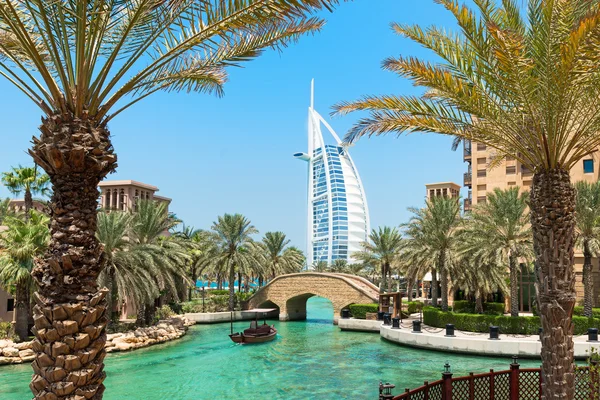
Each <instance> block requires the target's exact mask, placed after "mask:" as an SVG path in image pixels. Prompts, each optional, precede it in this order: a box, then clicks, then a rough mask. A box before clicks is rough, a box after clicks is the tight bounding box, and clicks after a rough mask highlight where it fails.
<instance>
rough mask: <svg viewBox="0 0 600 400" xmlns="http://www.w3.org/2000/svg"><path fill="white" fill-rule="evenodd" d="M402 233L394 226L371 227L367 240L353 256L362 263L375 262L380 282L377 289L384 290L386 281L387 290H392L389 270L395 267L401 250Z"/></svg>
mask: <svg viewBox="0 0 600 400" xmlns="http://www.w3.org/2000/svg"><path fill="white" fill-rule="evenodd" d="M402 245H403V241H402V235H401V234H400V232H399V231H398V229H396V228H392V227H389V226H383V227H379V228H378V229H377V230H375V229H372V230H371V233H370V234H369V241H367V242H363V243H361V247H362V250H361V251H359V252H357V253H355V254H354V255H353V257H354V258H355V259H356V260H359V261H362V262H363V263H364V264H375V265H378V266H379V269H380V271H381V283H380V285H379V290H380V292H381V293H383V292H384V291H385V287H386V282H387V286H388V291H391V290H392V286H391V285H392V283H391V279H388V278H391V276H390V275H391V271H392V268H395V267H396V264H397V261H398V256H399V254H400V251H401V250H402Z"/></svg>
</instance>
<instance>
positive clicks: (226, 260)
mask: <svg viewBox="0 0 600 400" xmlns="http://www.w3.org/2000/svg"><path fill="white" fill-rule="evenodd" d="M212 229H213V231H215V233H216V234H217V245H218V247H219V249H218V252H217V254H216V256H215V257H214V259H213V264H215V265H218V266H222V267H224V268H225V269H226V271H227V273H228V274H229V309H230V310H231V311H233V309H234V307H235V286H234V282H235V275H236V272H237V271H249V270H251V269H252V268H255V267H256V266H257V265H259V264H260V261H261V260H260V259H258V254H259V252H258V251H257V249H256V244H255V242H254V240H253V239H252V237H251V235H253V234H256V233H258V230H257V229H256V228H255V227H254V225H252V223H251V222H250V220H249V219H248V218H246V217H244V216H243V215H241V214H225V215H223V216H220V217H219V218H218V219H217V221H216V222H214V223H213V225H212ZM238 283H239V284H241V282H238Z"/></svg>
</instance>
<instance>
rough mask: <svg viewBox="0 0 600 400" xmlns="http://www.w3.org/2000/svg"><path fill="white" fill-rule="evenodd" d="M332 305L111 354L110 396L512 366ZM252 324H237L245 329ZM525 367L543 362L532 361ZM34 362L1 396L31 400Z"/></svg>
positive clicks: (251, 392) (1, 383)
mask: <svg viewBox="0 0 600 400" xmlns="http://www.w3.org/2000/svg"><path fill="white" fill-rule="evenodd" d="M332 317H333V309H332V307H331V303H330V302H329V301H327V300H325V299H322V298H311V299H310V300H309V302H308V320H307V321H302V322H284V323H279V322H278V321H275V322H274V323H275V325H276V326H277V329H278V330H279V337H278V338H277V339H276V340H275V341H274V342H271V343H265V344H258V345H250V346H249V345H246V346H242V345H235V344H233V343H232V342H231V341H230V340H229V337H228V336H227V335H228V334H229V324H217V325H203V326H194V327H192V328H191V329H190V331H189V332H188V334H187V335H186V336H185V337H184V338H182V339H180V340H178V341H175V342H171V343H165V344H161V345H157V346H153V347H150V348H147V349H141V350H137V351H134V352H130V353H121V354H118V353H116V354H115V353H113V354H109V355H108V357H107V358H106V360H105V362H106V371H107V373H108V378H107V379H106V386H107V390H106V394H105V397H104V398H105V399H107V400H123V399H140V400H167V399H168V400H171V399H177V400H178V399H185V400H188V399H189V400H192V399H226V398H244V399H245V398H263V399H335V398H338V399H339V398H342V399H376V398H377V386H378V382H379V380H380V379H382V380H385V381H389V382H391V383H394V384H396V386H397V389H396V390H395V391H394V393H396V394H399V393H401V392H402V391H403V389H404V388H405V387H416V386H419V385H421V384H422V383H423V380H429V381H433V380H437V379H439V378H440V376H441V375H440V374H441V372H442V369H443V365H444V363H445V362H446V361H448V362H450V364H451V365H452V370H453V372H454V373H455V374H457V375H462V374H467V373H468V372H470V371H487V370H489V369H490V368H494V369H496V370H500V369H508V364H509V363H510V360H508V359H501V358H484V357H473V356H462V355H452V354H445V353H438V352H433V351H424V350H416V349H411V348H407V347H401V346H398V345H396V344H393V343H389V342H386V341H384V340H382V339H380V337H379V335H377V334H371V333H359V332H342V331H340V329H339V328H337V327H336V326H334V325H332ZM247 325H248V323H247V322H239V323H235V324H234V329H236V330H242V329H245V328H246V327H247ZM523 365H528V366H539V362H536V361H528V362H523ZM30 378H31V367H30V366H29V365H18V366H3V367H0V399H2V400H23V399H27V398H31V393H30V392H29V389H28V385H29V380H30Z"/></svg>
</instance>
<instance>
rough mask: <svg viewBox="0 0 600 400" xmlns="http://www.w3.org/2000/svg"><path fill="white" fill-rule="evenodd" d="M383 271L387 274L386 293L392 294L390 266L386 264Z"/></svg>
mask: <svg viewBox="0 0 600 400" xmlns="http://www.w3.org/2000/svg"><path fill="white" fill-rule="evenodd" d="M385 270H386V272H387V284H388V292H389V293H391V292H392V269H391V268H390V264H389V263H386V266H385Z"/></svg>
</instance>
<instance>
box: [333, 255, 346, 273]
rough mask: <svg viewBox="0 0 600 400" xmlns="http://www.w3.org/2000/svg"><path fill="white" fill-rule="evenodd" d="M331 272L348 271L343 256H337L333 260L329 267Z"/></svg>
mask: <svg viewBox="0 0 600 400" xmlns="http://www.w3.org/2000/svg"><path fill="white" fill-rule="evenodd" d="M330 271H331V272H339V273H346V272H348V261H346V260H344V259H343V258H338V259H337V260H333V263H332V264H331V268H330Z"/></svg>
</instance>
